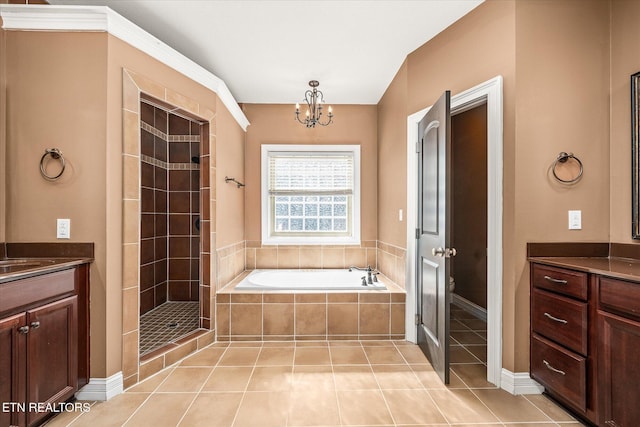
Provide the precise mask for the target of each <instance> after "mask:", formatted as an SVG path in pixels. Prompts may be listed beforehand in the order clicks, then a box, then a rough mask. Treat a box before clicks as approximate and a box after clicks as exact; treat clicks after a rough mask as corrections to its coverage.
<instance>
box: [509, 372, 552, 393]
mask: <svg viewBox="0 0 640 427" xmlns="http://www.w3.org/2000/svg"><path fill="white" fill-rule="evenodd" d="M500 387H501V388H502V389H503V390H505V391H508V392H509V393H511V394H541V393H542V392H543V391H544V387H543V386H541V385H540V384H538V383H537V382H536V381H535V380H533V379H532V378H531V377H530V376H529V373H528V372H515V373H514V372H511V371H508V370H506V369H504V368H502V375H501V378H500Z"/></svg>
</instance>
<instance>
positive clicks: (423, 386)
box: [382, 343, 451, 425]
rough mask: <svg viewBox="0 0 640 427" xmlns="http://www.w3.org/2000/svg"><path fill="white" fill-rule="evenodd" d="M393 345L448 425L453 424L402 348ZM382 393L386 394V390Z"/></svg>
mask: <svg viewBox="0 0 640 427" xmlns="http://www.w3.org/2000/svg"><path fill="white" fill-rule="evenodd" d="M393 345H394V346H395V348H396V350H397V351H398V353H400V355H401V356H402V358H403V359H404V360H405V363H407V365H408V366H409V369H410V370H411V373H412V374H413V376H414V377H415V378H416V380H417V381H418V383H420V385H421V386H422V390H424V391H425V392H426V393H427V396H429V399H431V402H432V403H433V405H434V406H435V407H436V409H437V410H438V412H439V413H440V415H442V418H443V419H444V420H445V421H446V422H447V424H446V425H451V423H450V422H449V419H448V418H447V417H446V416H445V414H444V411H443V410H442V409H441V408H440V405H438V403H437V402H436V401H435V400H434V399H433V396H431V393H429V390H428V389H427V388H426V387H425V385H424V384H423V383H422V381H420V378H418V375H417V374H416V371H414V370H413V368H412V367H411V364H410V363H408V361H407V359H406V357H405V356H404V354H403V353H402V352H401V351H400V349H399V348H398V346H397V345H396V344H395V343H394V344H393ZM432 367H433V365H432ZM445 387H446V386H445ZM382 394H383V395H384V392H383V393H382Z"/></svg>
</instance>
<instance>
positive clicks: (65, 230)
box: [56, 218, 71, 239]
mask: <svg viewBox="0 0 640 427" xmlns="http://www.w3.org/2000/svg"><path fill="white" fill-rule="evenodd" d="M56 237H57V238H58V239H70V238H71V220H70V219H69V218H58V221H57V226H56Z"/></svg>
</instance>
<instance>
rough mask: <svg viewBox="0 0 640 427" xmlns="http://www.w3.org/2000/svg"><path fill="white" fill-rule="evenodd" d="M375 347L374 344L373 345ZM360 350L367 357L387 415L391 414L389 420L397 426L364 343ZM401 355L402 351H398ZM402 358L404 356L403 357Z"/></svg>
mask: <svg viewBox="0 0 640 427" xmlns="http://www.w3.org/2000/svg"><path fill="white" fill-rule="evenodd" d="M374 347H375V346H374ZM376 348H383V347H376ZM393 348H394V349H395V344H393ZM362 351H364V356H365V357H366V358H367V361H368V362H369V369H371V373H372V375H373V379H374V380H375V381H376V384H377V385H378V391H379V392H380V394H381V395H382V400H383V401H384V405H385V407H386V408H387V412H388V413H389V415H390V416H391V421H393V425H394V426H397V425H398V423H397V422H396V419H395V417H394V416H393V413H392V412H391V408H390V407H389V402H387V398H386V397H385V395H384V392H383V391H382V387H381V386H380V381H378V377H377V376H376V372H375V371H374V370H373V366H372V364H371V359H369V355H368V354H367V352H366V351H365V350H364V345H363V349H362ZM396 351H397V350H396ZM400 354H401V355H402V353H400ZM403 359H404V358H403Z"/></svg>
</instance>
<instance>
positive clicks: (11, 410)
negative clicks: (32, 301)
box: [0, 313, 27, 426]
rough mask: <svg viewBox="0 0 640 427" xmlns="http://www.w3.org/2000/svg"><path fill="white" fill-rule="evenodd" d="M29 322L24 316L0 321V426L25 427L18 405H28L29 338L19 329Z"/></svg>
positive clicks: (22, 413)
mask: <svg viewBox="0 0 640 427" xmlns="http://www.w3.org/2000/svg"><path fill="white" fill-rule="evenodd" d="M26 323H27V317H26V316H25V314H24V313H23V314H18V315H15V316H11V317H7V318H5V319H2V320H0V403H1V404H2V405H3V408H1V410H0V426H9V425H12V426H16V425H19V426H24V425H25V411H24V410H19V408H18V406H19V405H24V404H25V400H24V397H25V381H26V369H25V362H24V361H25V357H26V355H25V350H26V335H25V334H24V333H20V331H19V328H20V327H21V326H24V325H26ZM5 405H9V407H8V408H5V407H4V406H5ZM5 409H7V410H5Z"/></svg>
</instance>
